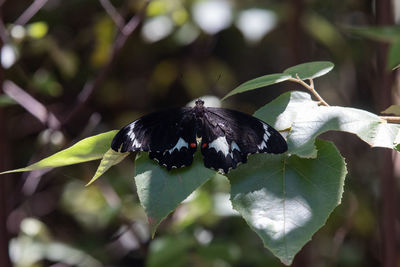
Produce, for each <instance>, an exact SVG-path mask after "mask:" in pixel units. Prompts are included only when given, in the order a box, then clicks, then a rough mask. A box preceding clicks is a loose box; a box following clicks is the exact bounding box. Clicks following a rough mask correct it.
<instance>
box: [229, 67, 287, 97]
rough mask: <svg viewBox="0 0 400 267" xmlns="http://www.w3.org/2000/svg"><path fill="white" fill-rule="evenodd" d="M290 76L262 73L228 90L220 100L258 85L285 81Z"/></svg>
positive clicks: (255, 87) (258, 86) (262, 85)
mask: <svg viewBox="0 0 400 267" xmlns="http://www.w3.org/2000/svg"><path fill="white" fill-rule="evenodd" d="M289 78H290V75H287V74H283V73H275V74H269V75H264V76H261V77H258V78H255V79H252V80H250V81H247V82H245V83H242V84H241V85H239V86H238V87H236V88H235V89H233V90H232V91H230V92H229V93H228V94H227V95H226V96H224V97H223V98H222V99H221V101H222V100H224V99H226V98H228V97H230V96H232V95H236V94H239V93H243V92H246V91H250V90H254V89H257V88H260V87H265V86H268V85H271V84H275V83H280V82H283V81H286V80H287V79H289Z"/></svg>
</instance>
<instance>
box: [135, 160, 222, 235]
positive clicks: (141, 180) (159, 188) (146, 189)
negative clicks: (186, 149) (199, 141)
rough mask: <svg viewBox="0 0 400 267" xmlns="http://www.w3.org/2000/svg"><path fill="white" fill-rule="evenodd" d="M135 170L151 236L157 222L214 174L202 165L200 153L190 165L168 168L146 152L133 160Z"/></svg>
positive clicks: (137, 185) (139, 194) (138, 191)
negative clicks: (169, 169)
mask: <svg viewBox="0 0 400 267" xmlns="http://www.w3.org/2000/svg"><path fill="white" fill-rule="evenodd" d="M136 170H137V171H136V173H137V174H136V177H135V182H136V187H137V193H138V196H139V199H140V203H141V204H142V206H143V208H144V210H145V212H146V214H147V218H148V220H149V224H150V228H151V232H152V235H153V236H154V233H155V231H156V229H157V226H158V225H159V224H160V222H161V221H162V220H163V219H164V218H165V217H166V216H167V215H168V214H169V213H170V212H172V211H173V210H174V209H175V208H176V207H177V206H178V205H179V204H180V203H181V202H182V201H183V200H185V199H186V198H187V197H188V196H189V195H190V194H191V193H192V192H193V191H194V190H195V189H196V188H198V187H199V186H200V185H202V184H204V183H205V182H206V181H207V180H208V179H209V178H210V177H212V176H213V175H214V174H215V171H213V170H210V169H207V168H205V167H204V165H203V161H202V159H201V156H200V153H195V156H194V161H193V164H192V165H191V166H190V167H184V168H179V169H172V170H171V171H167V169H166V168H165V167H161V166H160V165H158V163H157V162H155V161H154V160H150V159H149V158H148V156H147V153H146V155H145V156H142V157H140V158H139V159H137V160H136Z"/></svg>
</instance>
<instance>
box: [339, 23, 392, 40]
mask: <svg viewBox="0 0 400 267" xmlns="http://www.w3.org/2000/svg"><path fill="white" fill-rule="evenodd" d="M344 29H345V30H347V31H348V32H350V33H353V34H356V35H359V36H362V37H366V38H369V39H372V40H376V41H384V42H395V41H396V40H397V39H398V38H399V37H400V27H399V26H369V27H345V28H344Z"/></svg>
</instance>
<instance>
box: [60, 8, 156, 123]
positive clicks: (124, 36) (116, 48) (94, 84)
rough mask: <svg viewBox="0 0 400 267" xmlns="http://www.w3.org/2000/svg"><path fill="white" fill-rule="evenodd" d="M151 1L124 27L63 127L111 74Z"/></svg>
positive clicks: (79, 96) (85, 86)
mask: <svg viewBox="0 0 400 267" xmlns="http://www.w3.org/2000/svg"><path fill="white" fill-rule="evenodd" d="M149 3H150V0H147V1H146V2H145V4H144V6H143V8H142V10H141V11H140V12H139V13H138V14H137V15H135V16H134V17H132V18H131V19H130V20H129V21H128V23H126V24H125V25H124V27H123V28H122V30H121V31H120V32H119V34H118V36H117V37H116V38H115V42H114V45H113V48H112V51H111V54H110V57H109V59H108V61H107V63H106V64H105V65H104V67H103V68H102V70H101V71H100V72H99V74H98V75H97V77H96V78H95V79H94V80H91V81H88V82H86V84H85V85H84V87H83V90H82V91H81V93H80V94H79V95H78V100H77V103H76V104H75V107H74V108H72V111H71V112H70V113H69V115H68V116H67V117H66V118H65V119H64V120H63V123H62V124H63V125H64V124H66V123H68V122H69V121H70V120H71V119H72V118H73V117H74V116H75V115H77V114H78V113H79V111H80V110H81V109H82V107H83V106H84V105H85V104H86V102H87V101H88V100H89V98H90V97H91V96H92V94H93V92H94V91H96V89H97V88H98V87H99V86H100V85H101V84H102V83H103V81H104V79H105V78H106V76H107V75H108V73H109V72H110V70H111V68H112V65H113V63H114V61H115V59H116V58H117V56H118V55H119V53H120V52H121V49H122V47H123V46H124V45H125V43H126V41H127V40H128V37H129V36H130V35H132V33H133V32H134V31H135V30H136V28H137V27H138V25H139V24H140V22H141V21H142V20H143V18H144V16H145V14H146V9H147V6H148V5H149Z"/></svg>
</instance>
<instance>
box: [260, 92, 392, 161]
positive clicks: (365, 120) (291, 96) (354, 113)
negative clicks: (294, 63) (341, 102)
mask: <svg viewBox="0 0 400 267" xmlns="http://www.w3.org/2000/svg"><path fill="white" fill-rule="evenodd" d="M254 116H256V117H257V118H259V119H261V120H264V121H266V122H267V123H270V124H271V125H273V126H274V127H275V128H276V129H278V130H284V129H290V132H289V134H288V136H287V143H288V147H289V153H294V154H296V155H298V156H300V157H307V158H312V157H315V156H316V155H317V150H316V149H315V146H314V142H315V138H316V137H317V136H318V135H320V134H321V133H323V132H326V131H344V132H349V133H353V134H356V135H357V136H358V137H359V138H361V139H362V140H363V141H364V142H367V143H368V144H370V145H371V146H372V147H386V148H391V149H393V148H394V149H397V147H396V145H397V144H399V142H400V135H399V131H400V125H399V124H393V123H387V122H386V121H385V120H382V119H381V118H379V116H377V115H376V114H373V113H370V112H367V111H364V110H361V109H355V108H347V107H335V106H329V107H325V106H318V102H316V101H314V100H312V99H311V96H310V95H309V94H308V93H305V92H296V91H294V92H288V93H285V94H282V95H281V96H279V97H278V98H276V99H275V100H273V101H271V102H270V103H268V104H267V105H265V106H264V107H262V108H260V109H259V110H257V111H256V113H255V114H254ZM397 136H399V138H398V139H396V137H397Z"/></svg>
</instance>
